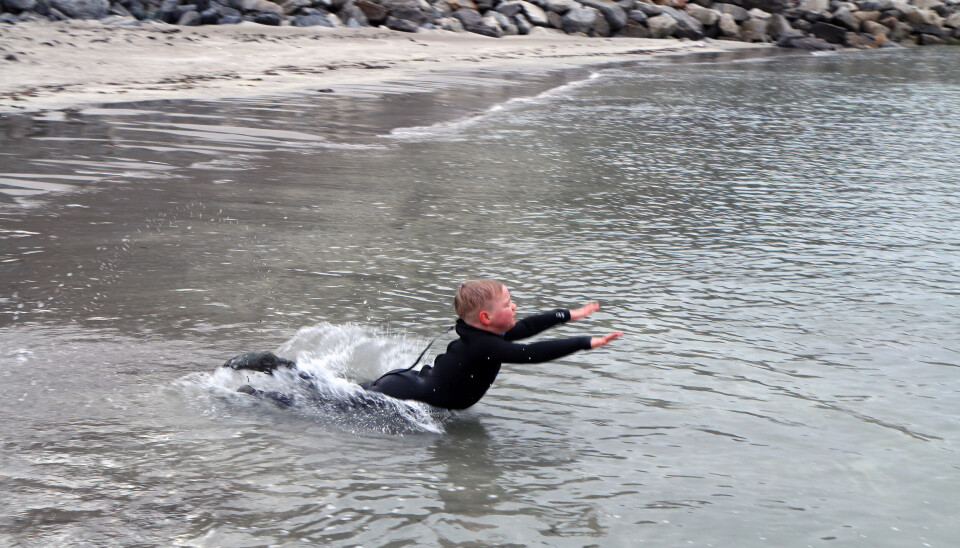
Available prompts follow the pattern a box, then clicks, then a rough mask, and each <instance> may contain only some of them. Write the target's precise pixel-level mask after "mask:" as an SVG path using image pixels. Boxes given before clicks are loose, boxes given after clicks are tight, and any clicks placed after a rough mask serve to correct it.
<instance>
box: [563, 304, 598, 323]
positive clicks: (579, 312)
mask: <svg viewBox="0 0 960 548" xmlns="http://www.w3.org/2000/svg"><path fill="white" fill-rule="evenodd" d="M599 309H600V303H598V302H597V301H593V302H592V303H587V304H585V305H583V306H581V307H580V308H576V309H573V310H571V311H570V321H573V320H579V319H581V318H586V317H587V316H589V315H590V314H593V313H594V312H596V311H597V310H599Z"/></svg>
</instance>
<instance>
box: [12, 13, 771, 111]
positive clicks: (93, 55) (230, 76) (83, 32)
mask: <svg viewBox="0 0 960 548" xmlns="http://www.w3.org/2000/svg"><path fill="white" fill-rule="evenodd" d="M757 47H771V46H769V45H761V44H745V43H742V42H727V41H700V42H692V41H686V40H675V39H665V40H655V39H647V38H621V37H618V38H588V37H582V36H570V35H566V34H562V33H559V32H557V33H553V32H549V31H544V32H542V33H537V34H531V35H527V36H508V37H503V38H489V37H485V36H480V35H477V34H469V33H452V32H446V31H439V30H436V31H422V32H418V33H415V34H410V33H402V32H396V31H390V30H386V29H381V28H361V29H350V28H339V29H329V28H324V27H306V28H301V27H271V26H264V25H258V24H255V23H249V22H245V23H241V24H239V25H219V26H204V27H178V26H174V25H167V24H164V23H158V22H149V23H143V24H141V25H140V26H119V25H110V24H105V23H102V22H100V21H78V20H75V21H66V22H56V23H54V22H46V21H41V22H30V23H21V24H17V25H12V26H4V27H3V28H2V29H0V113H2V112H29V111H37V110H51V109H62V108H68V107H72V106H77V105H83V104H90V103H114V102H126V101H138V100H149V99H197V98H202V99H215V98H226V97H249V96H258V95H271V94H278V93H280V94H282V93H292V92H316V91H324V92H331V91H332V92H337V87H338V86H344V85H348V84H378V83H386V82H390V81H397V80H410V79H416V78H418V77H419V76H422V75H423V74H425V73H426V72H432V71H437V70H476V69H488V68H496V69H504V70H518V71H534V70H549V69H555V68H556V69H559V68H566V67H574V66H587V65H596V64H603V63H612V62H621V61H629V60H633V59H642V58H645V57H647V56H650V55H664V54H682V53H685V52H707V51H717V52H720V51H734V50H742V49H748V48H757Z"/></svg>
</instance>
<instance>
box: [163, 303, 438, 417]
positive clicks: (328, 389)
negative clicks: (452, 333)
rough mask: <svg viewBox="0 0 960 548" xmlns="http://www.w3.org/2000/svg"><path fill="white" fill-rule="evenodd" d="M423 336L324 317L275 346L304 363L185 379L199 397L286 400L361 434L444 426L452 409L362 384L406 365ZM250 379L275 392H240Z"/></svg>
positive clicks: (303, 412) (295, 409)
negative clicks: (375, 390) (412, 336)
mask: <svg viewBox="0 0 960 548" xmlns="http://www.w3.org/2000/svg"><path fill="white" fill-rule="evenodd" d="M423 344H424V343H423V342H422V341H418V340H411V339H409V338H407V337H405V336H403V335H400V334H391V333H389V332H387V331H385V330H382V329H378V328H374V327H365V326H360V325H353V324H346V325H335V324H331V323H326V322H323V323H320V324H317V325H314V326H310V327H305V328H303V329H300V330H299V331H298V332H297V333H296V335H294V336H293V337H292V338H291V339H290V340H289V341H287V342H285V343H284V344H282V345H281V346H280V347H279V348H277V349H276V350H275V353H276V354H277V355H279V356H281V357H284V358H287V359H292V360H294V361H296V362H297V367H296V369H293V370H291V369H283V368H281V369H278V370H277V371H275V372H274V373H273V374H272V375H270V374H265V373H256V372H251V371H235V370H233V369H229V368H224V367H220V368H217V369H216V370H214V371H213V372H211V373H194V374H191V375H188V376H186V377H184V378H182V379H180V380H179V381H178V382H177V384H178V385H179V386H180V387H181V388H183V389H184V391H185V392H187V393H188V394H189V395H190V396H191V397H200V398H210V397H214V398H216V399H218V400H220V401H224V402H226V403H227V404H228V405H242V406H249V405H267V406H271V407H277V406H278V405H280V406H281V407H284V408H285V409H287V410H289V411H290V412H292V413H295V414H297V415H299V416H301V417H303V416H306V417H308V418H310V419H312V420H315V421H316V422H318V423H319V424H322V425H324V426H330V427H334V428H338V429H342V430H347V431H350V432H353V433H356V434H361V435H362V434H364V433H387V434H407V433H424V432H431V433H441V432H443V422H444V421H445V420H446V419H449V418H450V417H451V416H452V415H451V414H450V413H449V412H446V411H440V410H437V409H435V408H432V407H430V406H428V405H425V404H421V403H417V402H407V401H400V400H396V399H393V398H389V397H387V396H383V395H381V394H371V393H369V392H366V391H365V390H363V389H362V388H361V387H360V386H359V384H357V383H358V382H360V381H363V380H369V379H373V378H376V377H378V376H380V375H381V374H382V373H384V372H386V371H388V370H390V369H397V368H400V367H406V366H407V365H409V363H410V362H411V361H412V360H413V359H414V358H415V357H416V355H417V353H418V352H419V350H420V348H422V346H423ZM243 385H249V386H251V387H252V388H254V389H255V390H259V391H263V392H265V393H272V394H273V396H269V395H268V396H266V397H259V398H258V397H253V396H250V395H248V394H244V393H239V392H237V389H238V388H240V387H241V386H243ZM278 398H282V400H281V401H280V403H279V404H278V403H277V402H278ZM285 403H289V405H284V404H285Z"/></svg>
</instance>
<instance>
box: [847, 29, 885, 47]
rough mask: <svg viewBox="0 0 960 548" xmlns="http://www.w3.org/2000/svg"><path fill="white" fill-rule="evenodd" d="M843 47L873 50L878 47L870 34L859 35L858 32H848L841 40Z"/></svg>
mask: <svg viewBox="0 0 960 548" xmlns="http://www.w3.org/2000/svg"><path fill="white" fill-rule="evenodd" d="M843 43H844V45H846V46H847V47H848V48H855V49H873V48H875V47H878V46H879V45H880V43H879V42H877V38H876V37H875V36H873V35H870V34H860V33H859V32H848V33H847V35H846V37H845V38H844V39H843Z"/></svg>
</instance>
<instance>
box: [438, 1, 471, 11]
mask: <svg viewBox="0 0 960 548" xmlns="http://www.w3.org/2000/svg"><path fill="white" fill-rule="evenodd" d="M440 1H441V2H442V3H444V4H446V5H447V6H448V7H449V8H450V13H453V12H455V11H457V10H475V11H480V10H478V9H477V3H476V2H474V1H473V0H440Z"/></svg>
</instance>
